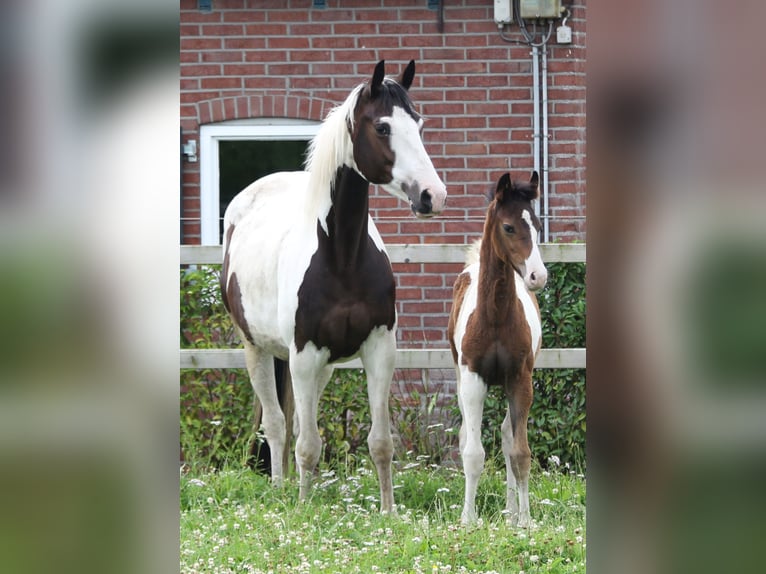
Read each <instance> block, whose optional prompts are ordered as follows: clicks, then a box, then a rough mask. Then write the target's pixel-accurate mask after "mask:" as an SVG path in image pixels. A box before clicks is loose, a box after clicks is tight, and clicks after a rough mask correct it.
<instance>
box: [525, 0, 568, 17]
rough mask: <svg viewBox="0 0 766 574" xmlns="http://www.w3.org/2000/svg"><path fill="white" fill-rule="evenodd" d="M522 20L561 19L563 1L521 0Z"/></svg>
mask: <svg viewBox="0 0 766 574" xmlns="http://www.w3.org/2000/svg"><path fill="white" fill-rule="evenodd" d="M519 9H520V11H521V17H522V18H529V19H533V18H560V17H561V12H562V10H561V0H519Z"/></svg>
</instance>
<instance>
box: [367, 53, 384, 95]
mask: <svg viewBox="0 0 766 574" xmlns="http://www.w3.org/2000/svg"><path fill="white" fill-rule="evenodd" d="M385 76H386V61H385V60H381V61H380V62H378V64H377V65H376V66H375V71H374V72H373V73H372V81H371V82H370V95H372V97H373V98H374V97H376V96H377V95H378V94H379V93H380V86H381V84H382V83H383V78H384V77H385Z"/></svg>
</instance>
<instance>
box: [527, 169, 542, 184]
mask: <svg viewBox="0 0 766 574" xmlns="http://www.w3.org/2000/svg"><path fill="white" fill-rule="evenodd" d="M539 183H540V178H539V177H538V175H537V171H533V172H532V177H530V178H529V185H530V186H532V188H536V187H537V185H538V184H539Z"/></svg>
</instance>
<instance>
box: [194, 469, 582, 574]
mask: <svg viewBox="0 0 766 574" xmlns="http://www.w3.org/2000/svg"><path fill="white" fill-rule="evenodd" d="M396 466H397V469H396V471H395V473H394V485H395V491H394V497H395V500H396V505H397V513H396V514H395V515H381V514H380V513H379V512H378V511H377V508H378V502H379V491H378V481H377V477H376V475H375V472H374V470H373V468H372V466H371V463H369V462H366V461H364V460H362V461H360V462H359V464H358V465H357V466H356V468H354V469H348V471H347V472H344V473H343V475H342V476H341V475H338V474H336V473H335V472H334V471H329V470H326V471H324V472H320V474H319V475H318V476H317V478H316V479H315V483H314V489H313V493H312V495H311V497H310V499H309V500H308V501H307V502H306V503H299V502H298V487H297V484H296V482H295V480H292V481H288V482H287V484H286V485H285V486H284V487H283V488H281V489H280V488H274V487H273V486H272V485H271V484H270V483H269V480H268V478H267V477H265V476H261V475H257V474H255V473H253V472H252V471H250V470H247V469H243V468H241V467H237V468H229V469H226V470H222V471H207V472H205V471H196V470H194V471H192V470H188V469H187V470H184V472H182V475H181V552H180V558H181V572H182V573H184V574H192V573H203V572H205V573H211V574H212V573H220V574H223V573H240V572H243V573H269V572H272V573H274V574H278V573H288V572H305V573H309V572H310V573H329V572H341V573H344V574H345V573H348V572H365V573H367V572H406V573H420V572H423V573H430V574H432V573H436V572H483V573H489V572H503V573H505V572H513V573H518V572H523V573H525V574H530V573H534V572H584V571H585V479H584V477H583V476H582V475H576V474H575V473H574V472H572V471H568V470H566V469H559V470H558V471H555V472H554V471H551V472H543V471H541V470H540V469H539V468H533V474H532V477H531V480H530V507H531V511H532V518H533V521H534V523H533V525H532V527H531V528H530V529H528V530H522V529H518V528H515V527H510V526H507V525H506V522H505V518H504V515H503V508H504V506H505V468H504V467H502V466H500V465H499V464H497V463H496V462H495V461H492V460H488V461H487V466H486V468H485V471H484V474H483V475H482V480H481V483H480V485H479V493H478V495H477V500H476V504H477V511H478V513H479V516H480V519H479V522H478V523H477V524H476V525H474V526H471V527H464V526H461V525H460V512H461V509H462V500H463V475H462V471H460V470H459V469H450V468H446V467H444V466H441V467H437V466H436V465H426V464H425V463H424V462H423V461H418V460H414V461H405V462H403V463H398V464H397V465H396Z"/></svg>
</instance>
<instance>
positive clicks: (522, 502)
mask: <svg viewBox="0 0 766 574" xmlns="http://www.w3.org/2000/svg"><path fill="white" fill-rule="evenodd" d="M532 393H533V388H532V374H531V373H529V374H526V375H522V376H521V377H520V378H519V380H518V381H517V382H516V384H515V385H514V386H513V391H512V393H511V395H510V397H509V404H508V414H507V416H506V419H507V423H506V421H503V452H504V454H505V456H506V464H507V466H508V467H510V468H508V470H509V471H510V472H511V473H512V474H513V477H511V474H510V473H509V475H508V496H509V497H510V496H512V495H513V494H514V493H513V492H512V490H514V489H512V488H511V485H512V483H513V482H515V486H516V490H517V491H518V504H514V502H512V501H510V500H509V501H508V502H507V503H506V504H507V506H506V508H508V509H509V510H511V512H512V513H513V512H514V511H517V514H516V516H513V514H512V515H511V520H512V521H513V522H514V523H517V524H518V525H519V526H521V527H522V528H527V527H529V526H530V525H531V523H532V519H531V517H530V514H529V470H530V467H531V465H532V453H531V451H530V450H529V442H528V440H527V419H528V417H529V409H530V407H531V406H532Z"/></svg>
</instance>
